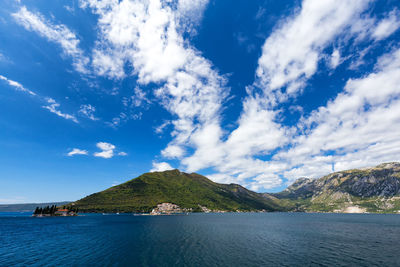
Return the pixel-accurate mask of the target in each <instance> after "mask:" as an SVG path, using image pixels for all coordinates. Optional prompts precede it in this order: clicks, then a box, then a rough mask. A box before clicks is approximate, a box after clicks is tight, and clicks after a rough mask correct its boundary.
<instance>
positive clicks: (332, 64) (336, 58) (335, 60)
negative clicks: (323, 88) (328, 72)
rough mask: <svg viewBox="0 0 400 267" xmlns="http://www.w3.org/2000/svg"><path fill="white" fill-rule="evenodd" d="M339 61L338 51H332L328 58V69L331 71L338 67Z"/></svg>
mask: <svg viewBox="0 0 400 267" xmlns="http://www.w3.org/2000/svg"><path fill="white" fill-rule="evenodd" d="M340 61H341V58H340V52H339V50H338V49H335V50H333V52H332V55H331V58H330V67H331V68H332V69H335V68H336V67H337V66H339V64H340Z"/></svg>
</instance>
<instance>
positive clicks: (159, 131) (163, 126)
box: [154, 121, 171, 134]
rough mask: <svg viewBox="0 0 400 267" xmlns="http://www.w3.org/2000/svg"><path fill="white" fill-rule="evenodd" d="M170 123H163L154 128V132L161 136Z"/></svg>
mask: <svg viewBox="0 0 400 267" xmlns="http://www.w3.org/2000/svg"><path fill="white" fill-rule="evenodd" d="M170 124H171V122H170V121H164V122H163V123H162V124H161V125H159V126H157V127H155V129H154V131H155V132H156V133H158V134H161V133H163V132H164V130H165V128H166V127H167V126H168V125H170Z"/></svg>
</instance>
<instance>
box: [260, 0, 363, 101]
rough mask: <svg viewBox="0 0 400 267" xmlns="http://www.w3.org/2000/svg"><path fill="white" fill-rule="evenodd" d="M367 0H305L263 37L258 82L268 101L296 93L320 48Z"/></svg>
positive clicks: (351, 20)
mask: <svg viewBox="0 0 400 267" xmlns="http://www.w3.org/2000/svg"><path fill="white" fill-rule="evenodd" d="M369 2H371V1H368V0H344V1H339V2H338V1H334V0H329V1H323V2H321V1H319V0H305V1H303V2H302V6H301V9H300V10H299V12H298V14H296V15H295V16H294V17H291V18H288V19H286V20H285V21H284V23H282V24H281V26H280V27H279V28H277V29H276V30H275V31H274V32H273V33H272V34H271V35H270V36H269V37H268V38H267V40H266V41H265V44H264V46H263V53H262V56H261V57H260V59H259V61H258V64H259V66H258V69H257V78H258V81H257V82H258V86H259V87H260V88H261V89H262V90H263V91H264V92H265V94H266V95H269V97H268V98H269V101H270V102H272V104H274V103H275V102H276V101H278V102H280V101H284V100H286V99H287V98H288V97H291V96H296V95H297V94H298V93H299V92H300V91H301V89H302V88H303V87H304V85H305V81H306V80H307V79H308V78H310V77H311V76H312V75H314V73H315V72H316V70H317V63H318V61H319V60H320V57H321V54H322V53H321V52H322V50H323V49H324V48H325V47H326V46H327V45H328V44H329V43H330V42H331V41H332V40H333V38H334V37H336V36H337V35H338V34H340V33H342V32H343V30H344V29H345V28H346V27H349V26H350V25H351V24H353V23H354V21H356V20H357V19H358V18H359V16H360V13H361V12H362V11H363V10H364V9H365V8H366V7H367V6H368V4H369Z"/></svg>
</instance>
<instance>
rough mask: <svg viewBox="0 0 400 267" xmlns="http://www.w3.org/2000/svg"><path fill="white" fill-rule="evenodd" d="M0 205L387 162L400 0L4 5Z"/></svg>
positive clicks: (393, 125)
mask: <svg viewBox="0 0 400 267" xmlns="http://www.w3.org/2000/svg"><path fill="white" fill-rule="evenodd" d="M1 7H2V8H1V10H0V203H18V202H45V201H62V200H76V199H79V198H81V197H84V196H86V195H88V194H91V193H93V192H97V191H99V190H103V189H106V188H108V187H110V186H111V185H115V184H118V183H122V182H124V181H127V180H129V179H131V178H134V177H136V176H138V175H140V174H142V173H144V172H148V171H162V170H166V169H171V168H179V169H181V170H183V171H186V172H198V173H201V174H204V175H207V177H209V178H210V179H212V180H214V181H216V182H221V183H239V184H241V185H243V186H246V187H248V188H250V189H252V190H256V191H258V192H276V191H280V190H282V189H284V188H285V187H286V186H287V185H288V184H290V183H291V182H293V181H294V180H295V179H296V178H299V177H312V178H317V177H320V176H322V175H325V174H327V173H330V172H332V171H340V170H345V169H351V168H361V167H366V166H373V165H376V164H379V163H382V162H388V161H400V135H399V133H400V45H399V40H400V31H399V30H398V29H399V28H400V2H399V1H397V0H375V1H372V0H343V1H334V0H327V1H320V0H304V1H267V0H264V1H261V0H260V1H258V0H257V1H256V0H254V1H227V0H226V1H225V0H221V1H215V0H209V1H208V0H164V1H162V0H137V1H135V0H123V1H117V0H115V1H114V0H103V1H99V0H98V1H96V0H71V1H61V0H54V1H44V0H35V1H28V0H25V1H24V0H20V1H16V0H4V1H2V3H1Z"/></svg>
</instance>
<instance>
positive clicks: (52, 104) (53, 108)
mask: <svg viewBox="0 0 400 267" xmlns="http://www.w3.org/2000/svg"><path fill="white" fill-rule="evenodd" d="M42 107H43V108H45V109H47V110H48V111H50V112H51V113H54V114H56V115H57V116H59V117H62V118H64V119H67V120H72V121H73V122H75V123H78V120H77V119H76V117H75V116H74V115H71V114H67V113H63V112H61V111H60V110H59V107H60V104H59V103H57V102H56V101H55V100H54V99H53V98H47V105H46V106H42Z"/></svg>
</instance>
